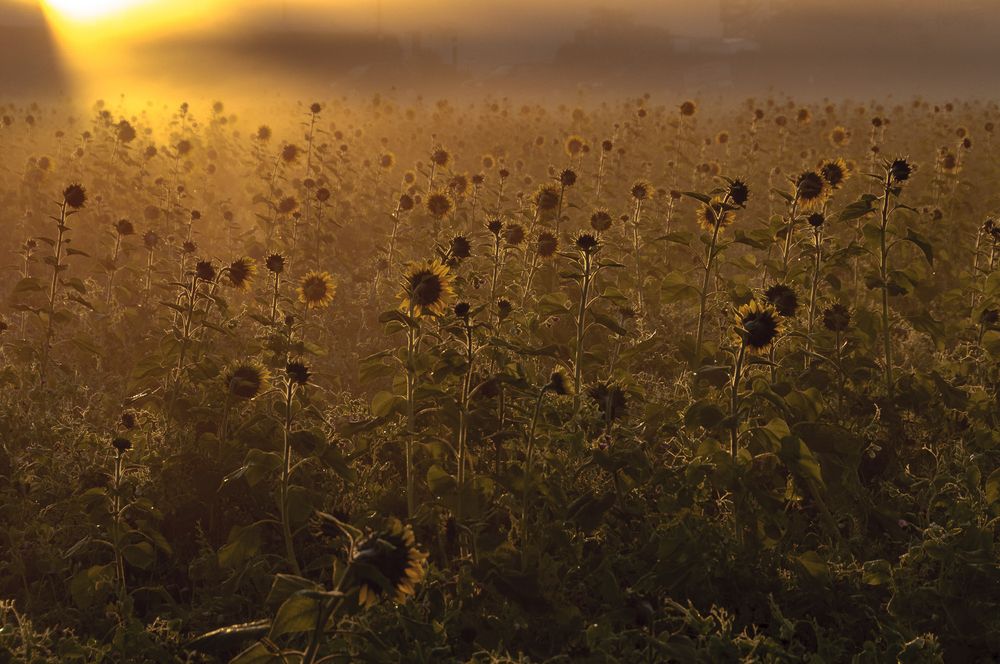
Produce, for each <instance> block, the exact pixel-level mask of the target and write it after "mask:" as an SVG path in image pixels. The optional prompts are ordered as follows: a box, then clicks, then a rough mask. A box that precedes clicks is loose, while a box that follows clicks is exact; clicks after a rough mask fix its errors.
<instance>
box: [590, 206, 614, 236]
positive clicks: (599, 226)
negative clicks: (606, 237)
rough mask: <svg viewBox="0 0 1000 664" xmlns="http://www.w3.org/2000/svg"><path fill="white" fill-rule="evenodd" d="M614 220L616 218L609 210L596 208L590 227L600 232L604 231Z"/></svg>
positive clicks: (591, 217) (591, 216)
mask: <svg viewBox="0 0 1000 664" xmlns="http://www.w3.org/2000/svg"><path fill="white" fill-rule="evenodd" d="M613 222H614V219H612V218H611V214H610V213H609V212H608V211H607V210H603V209H601V210H596V211H595V212H594V214H592V215H590V227H591V228H593V229H594V230H595V231H597V232H598V233H603V232H605V231H606V230H608V229H609V228H611V224H612V223H613Z"/></svg>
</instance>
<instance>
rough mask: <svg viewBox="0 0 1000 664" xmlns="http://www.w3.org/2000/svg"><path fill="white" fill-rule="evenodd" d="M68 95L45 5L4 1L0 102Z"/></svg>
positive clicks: (1, 11) (0, 18) (0, 34)
mask: <svg viewBox="0 0 1000 664" xmlns="http://www.w3.org/2000/svg"><path fill="white" fill-rule="evenodd" d="M68 92H69V84H68V80H67V78H66V76H65V74H64V72H63V68H62V66H61V64H60V62H59V55H58V49H57V48H56V43H55V39H54V37H53V34H52V30H51V29H50V27H49V25H48V23H47V22H46V20H45V14H44V13H43V12H42V8H41V6H40V5H38V4H35V3H27V2H20V1H16V0H0V102H4V101H7V100H11V99H38V98H45V97H52V96H58V95H60V94H64V93H68Z"/></svg>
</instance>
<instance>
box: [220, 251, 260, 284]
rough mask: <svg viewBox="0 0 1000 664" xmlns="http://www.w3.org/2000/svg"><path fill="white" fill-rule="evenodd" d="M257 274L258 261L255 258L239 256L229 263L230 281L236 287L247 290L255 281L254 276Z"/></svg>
mask: <svg viewBox="0 0 1000 664" xmlns="http://www.w3.org/2000/svg"><path fill="white" fill-rule="evenodd" d="M256 274H257V263H256V261H254V259H252V258H249V257H247V256H244V257H242V258H237V259H236V260H234V261H233V262H232V263H230V264H229V270H228V271H227V275H228V276H229V283H230V285H231V286H233V287H234V288H238V289H240V290H247V289H248V288H250V284H251V283H253V278H254V276H255V275H256Z"/></svg>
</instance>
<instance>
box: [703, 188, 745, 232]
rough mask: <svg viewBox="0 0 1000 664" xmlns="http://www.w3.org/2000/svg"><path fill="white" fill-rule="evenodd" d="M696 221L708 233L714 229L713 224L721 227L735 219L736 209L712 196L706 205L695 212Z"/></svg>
mask: <svg viewBox="0 0 1000 664" xmlns="http://www.w3.org/2000/svg"><path fill="white" fill-rule="evenodd" d="M695 214H697V218H698V223H699V224H700V225H701V227H702V228H704V229H705V230H706V231H708V232H709V233H711V232H713V231H715V226H716V225H718V226H719V229H720V230H721V229H723V228H725V227H726V226H729V225H730V224H732V223H733V222H734V221H736V211H735V210H733V209H732V206H729V205H726V204H725V203H724V202H723V201H722V199H721V198H718V197H716V198H713V199H712V202H711V203H709V204H708V205H702V206H701V207H699V208H698V210H697V212H696V213H695Z"/></svg>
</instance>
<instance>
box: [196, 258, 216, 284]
mask: <svg viewBox="0 0 1000 664" xmlns="http://www.w3.org/2000/svg"><path fill="white" fill-rule="evenodd" d="M194 273H195V275H196V276H197V277H198V278H199V279H201V280H202V281H215V266H214V265H212V261H198V263H197V264H196V265H195V266H194Z"/></svg>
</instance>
